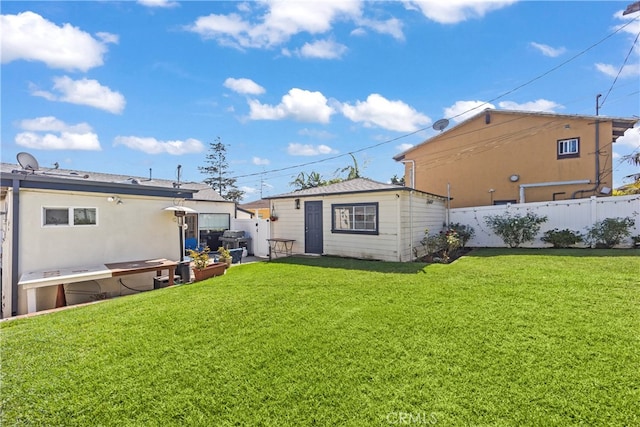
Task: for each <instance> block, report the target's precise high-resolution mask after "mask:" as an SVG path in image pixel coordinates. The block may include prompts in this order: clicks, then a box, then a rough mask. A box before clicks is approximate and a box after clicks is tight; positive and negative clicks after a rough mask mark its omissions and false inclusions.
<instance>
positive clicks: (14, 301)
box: [11, 179, 20, 316]
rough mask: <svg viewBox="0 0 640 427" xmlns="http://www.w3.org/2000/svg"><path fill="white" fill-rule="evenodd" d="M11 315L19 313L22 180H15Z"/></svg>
mask: <svg viewBox="0 0 640 427" xmlns="http://www.w3.org/2000/svg"><path fill="white" fill-rule="evenodd" d="M11 215H12V216H13V218H12V219H11V221H12V230H11V233H13V236H11V315H12V316H16V315H17V314H18V281H19V280H20V276H19V275H18V264H19V263H18V261H19V258H20V244H19V243H20V242H19V240H20V180H18V179H14V180H13V203H12V206H11Z"/></svg>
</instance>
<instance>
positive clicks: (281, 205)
mask: <svg viewBox="0 0 640 427" xmlns="http://www.w3.org/2000/svg"><path fill="white" fill-rule="evenodd" d="M267 199H269V200H270V203H271V238H272V239H283V240H287V241H293V246H292V250H291V252H293V253H299V254H302V253H304V254H318V255H334V256H343V257H352V258H361V259H375V260H381V261H412V260H413V259H415V251H416V250H417V251H419V250H420V248H421V245H420V240H421V239H422V238H423V236H424V232H425V229H426V228H428V229H430V230H440V229H442V228H443V226H444V224H445V223H446V201H447V199H446V197H443V196H438V195H435V194H429V193H425V192H422V191H418V190H414V189H411V188H407V187H402V186H399V185H393V184H385V183H381V182H376V181H372V180H370V179H366V178H356V179H352V180H348V181H343V182H339V183H336V184H331V185H327V186H323V187H315V188H309V189H305V190H299V191H294V192H291V193H286V194H281V195H276V196H271V197H268V198H267Z"/></svg>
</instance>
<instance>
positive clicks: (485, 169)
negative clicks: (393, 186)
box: [394, 109, 637, 208]
mask: <svg viewBox="0 0 640 427" xmlns="http://www.w3.org/2000/svg"><path fill="white" fill-rule="evenodd" d="M636 121H637V119H635V118H615V117H604V116H584V115H568V114H553V113H538V112H523V111H507V110H493V109H488V110H485V111H483V112H480V113H478V114H476V115H475V116H473V117H471V118H469V119H467V120H465V121H464V122H462V123H460V124H458V125H456V126H454V127H451V128H449V129H448V130H444V131H443V132H441V133H439V134H438V135H436V136H434V137H432V138H430V139H428V140H426V141H424V142H423V143H421V144H418V145H416V146H414V147H412V148H410V149H409V150H406V151H405V152H403V153H401V154H399V155H397V156H395V157H394V159H395V160H396V161H400V162H403V163H404V165H405V182H406V183H408V185H409V186H412V187H414V188H416V189H418V190H422V191H425V192H430V193H436V194H446V195H448V196H449V197H450V198H451V207H453V208H456V207H468V206H483V205H494V204H505V203H523V202H541V201H549V200H563V199H575V198H583V197H590V196H594V195H595V196H599V195H610V194H611V189H612V186H613V185H612V158H613V150H612V144H613V143H615V141H616V139H617V138H618V137H620V136H622V135H623V134H624V132H625V131H626V130H627V129H630V128H632V127H633V125H634V124H635V122H636Z"/></svg>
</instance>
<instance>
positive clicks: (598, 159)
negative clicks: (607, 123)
mask: <svg viewBox="0 0 640 427" xmlns="http://www.w3.org/2000/svg"><path fill="white" fill-rule="evenodd" d="M601 96H602V94H600V93H599V94H598V96H596V141H595V142H596V182H595V185H594V186H593V188H590V189H587V190H578V191H574V193H573V194H572V195H571V198H572V199H575V198H576V195H577V194H581V195H582V194H584V193H590V192H592V191H596V190H597V189H598V187H600V120H599V119H598V116H599V115H600V105H599V104H600V103H599V101H598V100H599V99H600V97H601Z"/></svg>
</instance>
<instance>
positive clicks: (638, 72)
mask: <svg viewBox="0 0 640 427" xmlns="http://www.w3.org/2000/svg"><path fill="white" fill-rule="evenodd" d="M596 69H597V70H598V71H600V72H601V73H602V74H605V75H607V76H609V77H613V78H616V76H617V77H619V78H621V79H623V78H627V77H637V76H640V67H638V64H627V65H625V66H624V67H622V71H620V68H619V67H614V66H613V65H610V64H602V63H597V64H596ZM618 72H620V75H619V76H618Z"/></svg>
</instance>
